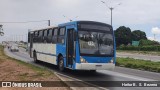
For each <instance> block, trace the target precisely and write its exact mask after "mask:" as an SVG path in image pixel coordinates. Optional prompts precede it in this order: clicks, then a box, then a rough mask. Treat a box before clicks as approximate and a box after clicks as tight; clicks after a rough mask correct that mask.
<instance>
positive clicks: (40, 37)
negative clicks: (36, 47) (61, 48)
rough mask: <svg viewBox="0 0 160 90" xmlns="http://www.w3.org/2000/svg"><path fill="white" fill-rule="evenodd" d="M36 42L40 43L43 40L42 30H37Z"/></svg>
mask: <svg viewBox="0 0 160 90" xmlns="http://www.w3.org/2000/svg"><path fill="white" fill-rule="evenodd" d="M38 42H39V43H42V42H43V31H39V35H38Z"/></svg>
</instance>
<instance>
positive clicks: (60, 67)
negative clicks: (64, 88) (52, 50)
mask: <svg viewBox="0 0 160 90" xmlns="http://www.w3.org/2000/svg"><path fill="white" fill-rule="evenodd" d="M58 60H59V62H58V68H59V71H61V72H63V71H64V59H63V57H62V56H60V57H59V58H58Z"/></svg>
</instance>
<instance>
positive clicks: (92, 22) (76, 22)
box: [58, 21, 111, 27]
mask: <svg viewBox="0 0 160 90" xmlns="http://www.w3.org/2000/svg"><path fill="white" fill-rule="evenodd" d="M78 23H79V24H82V23H85V24H101V25H107V26H109V27H111V25H109V24H106V23H102V22H97V21H72V22H67V23H63V24H59V25H58V26H68V25H73V24H78Z"/></svg>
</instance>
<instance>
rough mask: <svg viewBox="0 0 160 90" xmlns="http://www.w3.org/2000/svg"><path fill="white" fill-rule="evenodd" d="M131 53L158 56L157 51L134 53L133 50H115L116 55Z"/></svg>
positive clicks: (159, 54) (159, 53)
mask: <svg viewBox="0 0 160 90" xmlns="http://www.w3.org/2000/svg"><path fill="white" fill-rule="evenodd" d="M121 52H122V53H132V54H143V55H154V56H160V52H158V51H135V50H117V53H121Z"/></svg>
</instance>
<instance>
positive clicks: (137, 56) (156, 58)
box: [117, 52, 160, 62]
mask: <svg viewBox="0 0 160 90" xmlns="http://www.w3.org/2000/svg"><path fill="white" fill-rule="evenodd" d="M117 57H124V58H127V57H129V58H134V59H142V60H151V61H154V62H160V56H155V55H143V54H136V53H134V54H132V53H126V52H118V53H117Z"/></svg>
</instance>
